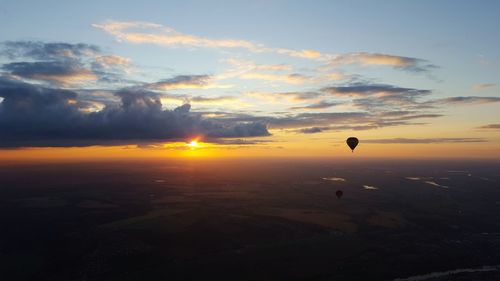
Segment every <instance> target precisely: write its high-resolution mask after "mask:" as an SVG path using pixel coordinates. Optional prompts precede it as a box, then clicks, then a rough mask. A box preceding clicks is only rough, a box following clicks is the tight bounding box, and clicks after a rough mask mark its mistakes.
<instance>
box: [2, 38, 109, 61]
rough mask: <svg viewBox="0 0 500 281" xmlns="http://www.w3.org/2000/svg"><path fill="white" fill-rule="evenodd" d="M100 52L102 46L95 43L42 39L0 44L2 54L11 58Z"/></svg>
mask: <svg viewBox="0 0 500 281" xmlns="http://www.w3.org/2000/svg"><path fill="white" fill-rule="evenodd" d="M99 53H100V48H99V47H98V46H95V45H90V44H84V43H78V44H71V43H61V42H52V43H44V42H40V41H7V42H3V43H1V44H0V54H3V55H5V56H7V57H9V58H10V59H18V58H20V57H25V58H33V59H37V60H48V59H67V58H78V57H91V56H95V55H97V54H99Z"/></svg>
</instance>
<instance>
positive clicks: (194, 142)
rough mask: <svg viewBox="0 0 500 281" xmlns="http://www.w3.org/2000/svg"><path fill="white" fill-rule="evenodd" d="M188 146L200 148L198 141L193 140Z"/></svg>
mask: <svg viewBox="0 0 500 281" xmlns="http://www.w3.org/2000/svg"><path fill="white" fill-rule="evenodd" d="M186 145H187V146H189V147H191V148H196V147H198V146H199V144H198V141H197V140H192V141H191V142H189V143H187V144H186Z"/></svg>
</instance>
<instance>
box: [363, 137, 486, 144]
mask: <svg viewBox="0 0 500 281" xmlns="http://www.w3.org/2000/svg"><path fill="white" fill-rule="evenodd" d="M475 142H487V140H486V139H482V138H421V139H410V138H393V139H367V140H363V143H377V144H431V143H475Z"/></svg>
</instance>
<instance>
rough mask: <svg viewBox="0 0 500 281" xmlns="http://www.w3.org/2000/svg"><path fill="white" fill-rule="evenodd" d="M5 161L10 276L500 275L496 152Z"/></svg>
mask: <svg viewBox="0 0 500 281" xmlns="http://www.w3.org/2000/svg"><path fill="white" fill-rule="evenodd" d="M0 168H1V169H0V186H1V188H0V220H1V221H2V231H0V276H1V277H2V278H1V279H2V280H12V281H14V280H208V279H211V280H499V278H500V272H499V271H498V269H499V267H498V265H499V264H500V224H499V223H498V214H499V211H500V185H499V181H500V175H499V174H498V171H499V170H500V162H498V161H476V162H475V161H466V162H463V161H444V160H433V161H430V160H429V161H424V160H414V161H405V160H363V161H361V160H356V159H353V160H334V159H332V160H311V159H309V160H304V159H238V160H231V159H225V160H214V159H211V160H203V159H196V160H193V159H191V160H190V159H165V160H135V161H133V160H122V161H108V162H103V161H101V162H89V161H87V162H81V163H52V164H50V163H43V164H41V163H36V162H35V163H31V164H27V163H15V162H12V163H3V164H1V167H0ZM338 190H341V191H343V196H342V197H341V198H340V199H339V198H337V196H336V195H335V193H336V191H338ZM453 271H455V272H453ZM429 274H430V275H429ZM432 274H434V275H432ZM398 278H399V279H398ZM412 278H413V279H412ZM450 278H452V279H450Z"/></svg>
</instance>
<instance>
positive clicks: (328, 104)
mask: <svg viewBox="0 0 500 281" xmlns="http://www.w3.org/2000/svg"><path fill="white" fill-rule="evenodd" d="M337 105H339V103H338V102H331V101H320V102H317V103H313V104H310V105H306V106H296V107H291V108H290V109H293V110H297V109H325V108H330V107H332V106H337Z"/></svg>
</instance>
